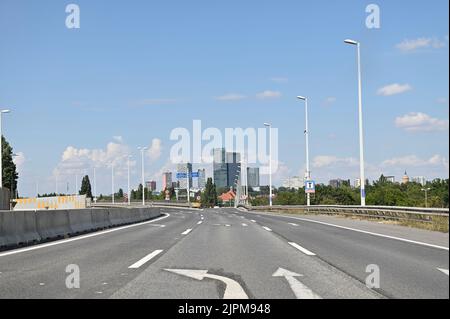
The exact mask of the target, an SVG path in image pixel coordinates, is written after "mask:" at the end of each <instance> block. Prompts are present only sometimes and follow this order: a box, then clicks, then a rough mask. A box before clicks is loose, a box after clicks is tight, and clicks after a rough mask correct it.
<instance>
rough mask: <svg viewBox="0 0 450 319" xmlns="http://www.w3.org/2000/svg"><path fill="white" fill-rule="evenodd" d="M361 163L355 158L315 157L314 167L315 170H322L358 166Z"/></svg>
mask: <svg viewBox="0 0 450 319" xmlns="http://www.w3.org/2000/svg"><path fill="white" fill-rule="evenodd" d="M358 164H359V161H358V160H357V159H355V158H353V157H343V158H340V157H337V156H329V155H319V156H316V157H314V159H313V162H312V166H313V167H314V168H322V167H329V166H340V167H342V166H347V167H349V166H357V165H358Z"/></svg>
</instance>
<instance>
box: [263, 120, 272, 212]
mask: <svg viewBox="0 0 450 319" xmlns="http://www.w3.org/2000/svg"><path fill="white" fill-rule="evenodd" d="M264 126H266V127H268V128H269V206H270V207H272V124H270V123H264Z"/></svg>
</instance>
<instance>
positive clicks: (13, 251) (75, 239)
mask: <svg viewBox="0 0 450 319" xmlns="http://www.w3.org/2000/svg"><path fill="white" fill-rule="evenodd" d="M169 216H170V214H168V213H165V216H162V217H158V218H156V219H153V220H150V221H147V222H143V223H139V224H133V225H127V226H122V227H117V228H113V229H108V230H103V231H100V232H96V233H92V234H89V235H84V236H78V237H74V238H69V239H62V240H58V241H54V242H51V243H48V244H41V245H36V246H31V247H28V248H22V249H16V250H12V251H8V252H6V253H0V257H5V256H10V255H15V254H20V253H25V252H28V251H32V250H37V249H42V248H47V247H51V246H56V245H61V244H66V243H70V242H73V241H77V240H82V239H87V238H91V237H96V236H101V235H105V234H109V233H112V232H115V231H119V230H123V229H128V228H132V227H137V226H142V225H147V224H150V223H154V222H157V221H160V220H162V219H165V218H167V217H169Z"/></svg>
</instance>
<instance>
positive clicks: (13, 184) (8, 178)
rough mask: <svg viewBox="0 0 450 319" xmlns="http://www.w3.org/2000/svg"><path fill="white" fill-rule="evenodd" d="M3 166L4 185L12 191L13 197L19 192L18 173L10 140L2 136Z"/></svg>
mask: <svg viewBox="0 0 450 319" xmlns="http://www.w3.org/2000/svg"><path fill="white" fill-rule="evenodd" d="M2 168H3V187H6V188H8V189H9V190H10V191H11V194H12V195H13V197H15V195H16V194H17V179H18V178H19V174H18V173H17V168H16V164H14V162H13V149H12V147H11V145H10V144H9V143H8V141H7V140H6V139H5V138H4V137H3V136H2Z"/></svg>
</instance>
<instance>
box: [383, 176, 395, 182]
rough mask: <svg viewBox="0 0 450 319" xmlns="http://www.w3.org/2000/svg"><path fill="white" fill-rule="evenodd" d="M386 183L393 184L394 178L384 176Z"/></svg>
mask: <svg viewBox="0 0 450 319" xmlns="http://www.w3.org/2000/svg"><path fill="white" fill-rule="evenodd" d="M385 178H386V182H391V183H395V176H385Z"/></svg>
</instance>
